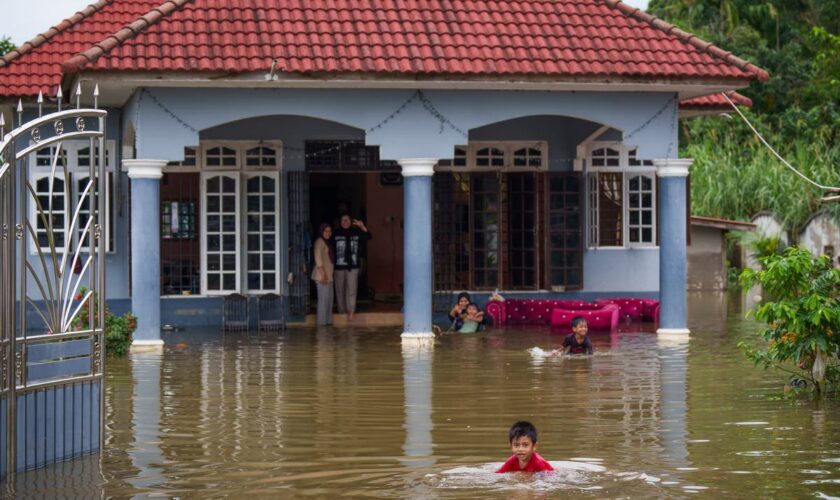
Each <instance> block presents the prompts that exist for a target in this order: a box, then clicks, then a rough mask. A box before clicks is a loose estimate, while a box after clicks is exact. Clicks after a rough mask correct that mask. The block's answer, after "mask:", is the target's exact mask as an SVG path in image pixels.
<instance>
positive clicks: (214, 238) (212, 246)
mask: <svg viewBox="0 0 840 500" xmlns="http://www.w3.org/2000/svg"><path fill="white" fill-rule="evenodd" d="M219 243H220V239H219V235H216V234H208V235H207V251H208V252H218V251H219V250H220V249H221V245H220V244H219Z"/></svg>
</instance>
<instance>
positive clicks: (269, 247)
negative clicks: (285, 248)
mask: <svg viewBox="0 0 840 500" xmlns="http://www.w3.org/2000/svg"><path fill="white" fill-rule="evenodd" d="M263 250H264V251H268V252H273V251H274V250H275V248H274V235H273V234H267V235H265V236H263Z"/></svg>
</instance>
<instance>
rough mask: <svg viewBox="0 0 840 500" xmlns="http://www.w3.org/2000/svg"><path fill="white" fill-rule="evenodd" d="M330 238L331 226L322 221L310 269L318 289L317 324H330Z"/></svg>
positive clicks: (332, 256)
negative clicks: (312, 265)
mask: <svg viewBox="0 0 840 500" xmlns="http://www.w3.org/2000/svg"><path fill="white" fill-rule="evenodd" d="M330 238H332V227H330V225H329V224H327V223H326V222H324V223H323V224H321V226H320V227H319V228H318V239H317V240H315V245H314V249H313V253H314V254H315V269H313V270H312V279H313V280H314V281H315V287H316V288H317V289H318V326H325V325H331V324H332V308H333V270H334V268H335V248H334V247H333V245H332V242H331V241H330Z"/></svg>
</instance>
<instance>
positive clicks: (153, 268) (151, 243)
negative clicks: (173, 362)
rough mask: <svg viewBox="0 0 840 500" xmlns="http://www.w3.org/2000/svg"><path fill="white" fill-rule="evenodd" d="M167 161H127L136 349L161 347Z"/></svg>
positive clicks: (124, 163) (132, 303)
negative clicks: (162, 187)
mask: <svg viewBox="0 0 840 500" xmlns="http://www.w3.org/2000/svg"><path fill="white" fill-rule="evenodd" d="M164 165H166V160H123V168H124V169H125V170H126V171H127V172H128V177H129V178H130V179H131V311H132V313H133V314H134V315H135V316H137V330H136V331H135V332H134V342H133V343H132V348H160V347H162V346H163V340H161V338H160V178H161V177H162V176H163V167H164Z"/></svg>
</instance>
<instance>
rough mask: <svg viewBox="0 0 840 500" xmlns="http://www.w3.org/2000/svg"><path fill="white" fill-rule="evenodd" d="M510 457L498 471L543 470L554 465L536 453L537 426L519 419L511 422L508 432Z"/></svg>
mask: <svg viewBox="0 0 840 500" xmlns="http://www.w3.org/2000/svg"><path fill="white" fill-rule="evenodd" d="M508 439H509V440H510V450H511V451H512V452H513V455H511V457H510V458H508V459H507V461H506V462H505V463H504V464H502V466H501V468H499V470H497V471H496V473H499V472H544V471H553V470H554V467H552V466H551V464H550V463H548V461H546V460H545V459H544V458H543V457H541V456H540V455H539V453H537V428H536V427H534V424H532V423H531V422H525V421H520V422H516V423H515V424H513V426H512V427H511V428H510V432H509V433H508Z"/></svg>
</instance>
